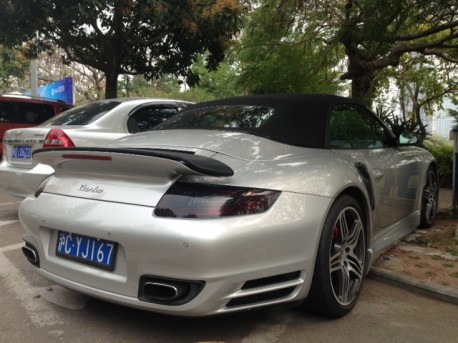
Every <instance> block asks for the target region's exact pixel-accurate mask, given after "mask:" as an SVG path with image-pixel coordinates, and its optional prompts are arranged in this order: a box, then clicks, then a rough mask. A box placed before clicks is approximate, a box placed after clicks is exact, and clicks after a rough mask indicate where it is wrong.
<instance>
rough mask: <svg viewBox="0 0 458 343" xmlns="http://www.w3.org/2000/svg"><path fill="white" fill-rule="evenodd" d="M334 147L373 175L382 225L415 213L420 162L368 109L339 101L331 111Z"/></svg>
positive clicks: (387, 224) (371, 184)
mask: <svg viewBox="0 0 458 343" xmlns="http://www.w3.org/2000/svg"><path fill="white" fill-rule="evenodd" d="M329 146H330V147H331V148H332V149H338V150H345V151H346V152H347V153H349V154H350V156H351V158H352V159H353V161H354V164H355V166H356V167H357V168H358V169H360V172H361V173H362V174H364V173H366V174H367V175H368V177H369V179H370V187H371V188H372V192H373V195H374V204H375V208H376V213H377V214H378V221H379V224H380V226H381V227H382V228H384V227H388V226H390V225H391V224H393V223H395V222H397V221H399V220H400V219H402V218H404V217H406V216H407V215H409V214H410V213H412V211H413V208H414V205H415V196H416V193H417V191H418V164H417V162H416V161H415V160H414V159H413V158H412V156H410V155H409V154H410V152H409V149H405V148H398V147H397V144H396V141H395V138H394V136H393V135H392V134H391V133H390V132H389V131H388V130H387V129H386V128H385V126H384V125H383V124H382V122H381V121H380V120H379V119H378V118H377V117H376V116H375V115H374V114H373V113H372V112H370V111H369V110H367V109H365V108H364V107H362V106H358V105H355V104H350V103H349V104H339V105H337V106H335V107H334V108H333V110H332V112H331V115H330V141H329Z"/></svg>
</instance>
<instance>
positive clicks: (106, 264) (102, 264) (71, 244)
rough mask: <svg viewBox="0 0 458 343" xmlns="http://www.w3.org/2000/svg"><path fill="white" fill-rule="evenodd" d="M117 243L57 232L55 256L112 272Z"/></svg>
mask: <svg viewBox="0 0 458 343" xmlns="http://www.w3.org/2000/svg"><path fill="white" fill-rule="evenodd" d="M116 250H117V243H116V242H112V241H107V240H104V239H97V238H93V237H88V236H83V235H77V234H74V233H69V232H66V231H59V235H58V237H57V248H56V255H57V256H60V257H64V258H68V259H71V260H74V261H77V262H80V263H85V264H89V265H92V266H95V267H99V268H102V269H107V270H113V269H114V265H115V260H116Z"/></svg>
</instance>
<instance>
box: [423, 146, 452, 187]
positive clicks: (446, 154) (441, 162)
mask: <svg viewBox="0 0 458 343" xmlns="http://www.w3.org/2000/svg"><path fill="white" fill-rule="evenodd" d="M423 147H424V148H425V149H426V150H428V151H429V152H430V153H431V154H432V155H433V156H434V158H435V159H436V161H437V173H438V175H439V186H440V187H448V188H451V187H452V184H453V145H451V144H450V143H449V142H448V141H446V140H445V139H443V138H437V137H433V138H430V139H428V140H426V141H424V142H423Z"/></svg>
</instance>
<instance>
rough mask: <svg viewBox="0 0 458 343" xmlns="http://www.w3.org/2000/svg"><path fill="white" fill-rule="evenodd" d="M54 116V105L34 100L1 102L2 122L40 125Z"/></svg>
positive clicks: (0, 121) (0, 114)
mask: <svg viewBox="0 0 458 343" xmlns="http://www.w3.org/2000/svg"><path fill="white" fill-rule="evenodd" d="M53 116H54V108H53V106H52V105H46V104H38V103H33V102H30V103H27V102H15V101H1V102H0V123H15V124H30V125H38V124H40V123H42V122H44V121H46V120H48V119H49V118H52V117H53Z"/></svg>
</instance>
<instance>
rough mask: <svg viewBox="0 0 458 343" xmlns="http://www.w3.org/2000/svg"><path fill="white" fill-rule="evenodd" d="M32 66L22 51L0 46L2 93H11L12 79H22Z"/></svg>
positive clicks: (0, 89)
mask: <svg viewBox="0 0 458 343" xmlns="http://www.w3.org/2000/svg"><path fill="white" fill-rule="evenodd" d="M29 66H30V62H29V61H28V60H27V59H26V58H25V56H24V55H23V54H22V52H21V51H20V50H15V49H9V48H6V47H4V46H2V45H0V93H1V92H5V93H7V92H10V91H11V89H10V87H9V84H10V80H11V78H22V77H23V76H24V74H25V72H26V71H27V69H28V67H29Z"/></svg>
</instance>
